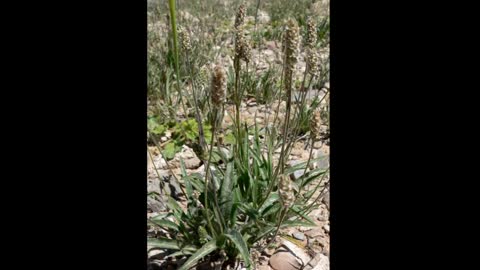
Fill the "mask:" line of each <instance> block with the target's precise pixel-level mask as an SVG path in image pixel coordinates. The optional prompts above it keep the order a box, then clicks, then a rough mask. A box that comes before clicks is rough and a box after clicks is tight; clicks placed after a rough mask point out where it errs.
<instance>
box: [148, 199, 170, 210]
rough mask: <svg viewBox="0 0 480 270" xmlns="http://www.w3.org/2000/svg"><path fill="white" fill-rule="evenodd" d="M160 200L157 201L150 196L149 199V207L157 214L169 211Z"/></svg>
mask: <svg viewBox="0 0 480 270" xmlns="http://www.w3.org/2000/svg"><path fill="white" fill-rule="evenodd" d="M159 199H160V198H159ZM160 200H161V199H160ZM160 200H156V199H154V198H152V197H150V196H149V197H147V207H148V208H150V209H151V210H152V211H153V212H157V213H159V212H162V211H165V210H167V207H166V205H165V203H164V202H163V201H160Z"/></svg>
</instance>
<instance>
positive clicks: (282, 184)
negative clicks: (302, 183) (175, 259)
mask: <svg viewBox="0 0 480 270" xmlns="http://www.w3.org/2000/svg"><path fill="white" fill-rule="evenodd" d="M278 188H279V189H278V190H279V193H280V198H281V199H282V204H283V206H284V207H289V206H291V205H292V204H293V202H294V201H295V196H294V195H293V187H292V182H291V181H290V179H289V178H288V177H287V176H285V175H281V176H280V181H279V183H278Z"/></svg>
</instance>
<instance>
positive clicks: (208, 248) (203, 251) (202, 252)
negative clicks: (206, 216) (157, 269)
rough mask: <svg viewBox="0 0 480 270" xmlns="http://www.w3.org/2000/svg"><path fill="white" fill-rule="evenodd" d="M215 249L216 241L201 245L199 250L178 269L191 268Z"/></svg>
mask: <svg viewBox="0 0 480 270" xmlns="http://www.w3.org/2000/svg"><path fill="white" fill-rule="evenodd" d="M216 249H217V243H216V239H213V240H211V241H210V242H208V243H206V244H205V245H203V246H202V247H201V248H200V249H199V250H197V251H196V252H195V253H194V254H193V255H192V256H190V258H188V260H187V261H186V262H185V263H184V264H183V265H182V267H180V268H179V270H187V269H189V268H190V267H192V266H193V265H194V264H195V263H196V262H197V261H198V260H200V259H202V258H203V257H205V256H207V255H208V254H210V253H211V252H212V251H214V250H216Z"/></svg>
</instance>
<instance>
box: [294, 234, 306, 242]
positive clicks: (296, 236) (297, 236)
mask: <svg viewBox="0 0 480 270" xmlns="http://www.w3.org/2000/svg"><path fill="white" fill-rule="evenodd" d="M292 236H293V238H295V239H297V240H300V241H303V239H305V235H304V234H303V233H301V232H295V233H293V234H292Z"/></svg>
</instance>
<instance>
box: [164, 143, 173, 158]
mask: <svg viewBox="0 0 480 270" xmlns="http://www.w3.org/2000/svg"><path fill="white" fill-rule="evenodd" d="M162 154H163V155H164V156H165V158H166V159H168V160H170V159H172V158H173V157H174V156H175V142H173V141H172V142H169V143H167V145H165V150H163V153H162Z"/></svg>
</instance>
